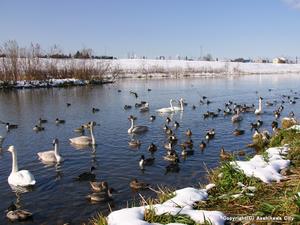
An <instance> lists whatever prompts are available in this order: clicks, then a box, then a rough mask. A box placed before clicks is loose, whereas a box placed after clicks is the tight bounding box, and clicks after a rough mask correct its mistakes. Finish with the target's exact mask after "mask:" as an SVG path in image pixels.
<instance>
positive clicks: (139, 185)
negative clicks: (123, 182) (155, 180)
mask: <svg viewBox="0 0 300 225" xmlns="http://www.w3.org/2000/svg"><path fill="white" fill-rule="evenodd" d="M129 186H130V187H131V188H132V189H135V190H138V189H146V188H148V187H149V184H147V183H145V182H141V181H138V180H137V179H136V178H134V179H132V181H130V183H129Z"/></svg>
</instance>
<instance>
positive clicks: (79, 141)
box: [69, 122, 96, 146]
mask: <svg viewBox="0 0 300 225" xmlns="http://www.w3.org/2000/svg"><path fill="white" fill-rule="evenodd" d="M95 125H96V124H95V122H91V123H90V126H89V127H88V128H89V129H90V133H91V137H88V136H80V137H75V138H70V139H69V140H70V142H71V144H74V145H81V146H82V145H83V146H86V145H96V140H95V137H94V133H93V131H94V126H95Z"/></svg>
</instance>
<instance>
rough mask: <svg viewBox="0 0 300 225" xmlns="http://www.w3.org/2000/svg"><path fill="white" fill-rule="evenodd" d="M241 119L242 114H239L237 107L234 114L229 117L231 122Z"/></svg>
mask: <svg viewBox="0 0 300 225" xmlns="http://www.w3.org/2000/svg"><path fill="white" fill-rule="evenodd" d="M242 120H243V117H242V115H240V110H239V109H237V111H236V114H235V115H233V116H232V117H231V122H233V123H238V122H240V121H242Z"/></svg>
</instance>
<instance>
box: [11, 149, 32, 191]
mask: <svg viewBox="0 0 300 225" xmlns="http://www.w3.org/2000/svg"><path fill="white" fill-rule="evenodd" d="M7 151H9V152H10V153H11V155H12V170H11V173H10V175H9V177H8V183H9V184H10V185H12V186H15V187H16V186H21V187H27V186H33V185H35V183H36V180H35V178H34V176H33V175H32V174H31V173H30V172H29V171H28V170H20V171H19V169H18V159H17V150H16V149H15V147H14V146H13V145H11V146H9V148H8V150H7Z"/></svg>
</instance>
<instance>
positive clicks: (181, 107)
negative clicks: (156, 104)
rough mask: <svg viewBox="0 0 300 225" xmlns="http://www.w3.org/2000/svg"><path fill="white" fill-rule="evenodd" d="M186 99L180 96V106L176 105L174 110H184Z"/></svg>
mask: <svg viewBox="0 0 300 225" xmlns="http://www.w3.org/2000/svg"><path fill="white" fill-rule="evenodd" d="M183 101H184V99H183V98H180V100H179V103H180V107H178V106H174V107H173V109H174V111H183V110H184V104H183Z"/></svg>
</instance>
